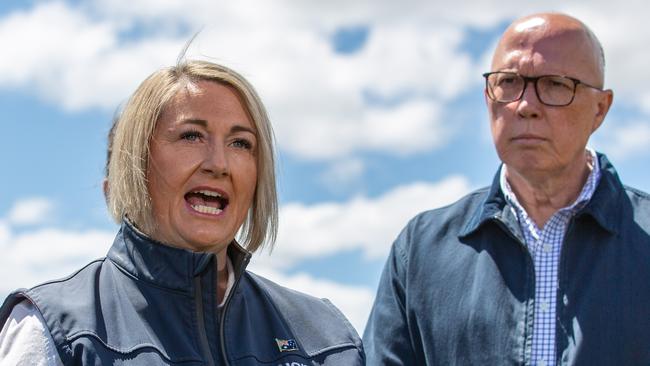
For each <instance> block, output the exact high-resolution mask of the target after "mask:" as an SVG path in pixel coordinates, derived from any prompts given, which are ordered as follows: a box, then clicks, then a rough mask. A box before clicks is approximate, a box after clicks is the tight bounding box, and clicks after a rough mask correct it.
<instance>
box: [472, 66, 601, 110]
mask: <svg viewBox="0 0 650 366" xmlns="http://www.w3.org/2000/svg"><path fill="white" fill-rule="evenodd" d="M493 74H508V75H515V76H518V77H520V78H522V79H523V80H524V87H523V88H522V89H521V93H519V96H518V97H517V98H514V99H512V100H497V99H496V98H495V97H494V91H493V90H492V88H491V87H490V83H489V82H488V78H489V77H490V75H493ZM483 77H484V78H485V89H486V90H487V91H488V92H487V95H488V97H489V98H490V99H491V100H493V101H495V102H497V103H510V102H515V101H518V100H520V99H521V97H523V96H524V93H525V92H526V88H527V87H528V82H532V83H533V86H534V87H535V95H536V96H537V100H539V102H540V103H542V104H544V105H547V106H549V107H566V106H568V105H569V104H571V103H573V100H574V99H575V97H576V90H577V89H578V85H579V84H582V85H584V86H586V87H588V88H592V89H596V90H598V91H603V90H604V89H603V88H599V87H597V86H593V85H590V84H587V83H585V82H583V81H582V80H580V79H576V78H573V77H570V76H565V75H539V76H524V75H520V74H518V73H516V72H510V71H492V72H486V73H484V74H483ZM546 77H561V78H565V79H569V80H571V81H573V94H572V95H571V100H569V102H568V103H566V104H548V103H546V102H544V101H543V100H542V98H540V97H539V89H537V81H538V80H539V79H542V78H546Z"/></svg>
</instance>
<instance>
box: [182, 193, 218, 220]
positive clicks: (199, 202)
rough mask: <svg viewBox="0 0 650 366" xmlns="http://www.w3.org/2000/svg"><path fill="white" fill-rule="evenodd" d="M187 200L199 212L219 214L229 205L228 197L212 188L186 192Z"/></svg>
mask: <svg viewBox="0 0 650 366" xmlns="http://www.w3.org/2000/svg"><path fill="white" fill-rule="evenodd" d="M185 201H187V203H188V204H189V205H190V207H191V208H192V209H193V210H194V211H196V212H199V213H202V214H208V215H218V214H220V213H221V212H223V210H224V209H225V208H226V206H228V198H227V197H225V196H224V195H223V194H221V193H219V192H215V191H211V190H206V189H202V190H196V191H191V192H188V193H186V194H185Z"/></svg>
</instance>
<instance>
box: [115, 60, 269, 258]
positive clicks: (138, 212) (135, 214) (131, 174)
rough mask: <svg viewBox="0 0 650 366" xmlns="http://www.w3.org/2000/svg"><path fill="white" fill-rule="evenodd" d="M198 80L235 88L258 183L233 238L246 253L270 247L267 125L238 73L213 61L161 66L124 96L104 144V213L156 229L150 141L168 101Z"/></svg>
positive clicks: (255, 98)
mask: <svg viewBox="0 0 650 366" xmlns="http://www.w3.org/2000/svg"><path fill="white" fill-rule="evenodd" d="M201 80H205V81H213V82H215V83H219V84H222V85H226V86H230V87H232V88H234V89H235V90H236V91H237V92H238V94H239V97H240V98H241V100H242V102H243V104H244V105H245V106H246V109H247V112H248V113H249V115H250V117H251V119H252V121H253V125H254V127H255V130H256V133H257V141H258V150H257V183H256V186H255V195H254V197H253V203H252V205H251V207H250V208H249V210H248V214H247V216H246V219H245V220H244V223H243V225H242V227H241V229H240V231H239V239H238V240H239V241H240V243H241V244H242V245H243V246H244V247H245V248H246V249H248V250H249V251H251V252H254V251H256V250H257V249H259V248H260V247H262V246H264V245H268V246H270V247H272V246H273V244H274V242H275V238H276V235H277V228H278V201H277V192H276V186H275V163H274V160H275V159H274V147H273V131H272V128H271V124H270V122H269V118H268V115H267V113H266V109H265V108H264V105H263V104H262V101H261V100H260V98H259V96H258V95H257V92H256V91H255V89H254V88H253V86H252V85H251V84H249V83H248V81H246V79H244V77H242V76H241V75H239V74H238V73H237V72H235V71H233V70H231V69H229V68H227V67H224V66H221V65H218V64H215V63H212V62H207V61H196V60H185V61H182V62H179V63H178V64H177V65H176V66H173V67H168V68H163V69H160V70H158V71H156V72H154V73H153V74H151V75H150V76H149V77H148V78H147V79H145V80H144V81H143V82H142V84H140V86H139V87H138V89H137V90H136V91H135V92H134V93H133V95H132V96H131V97H130V98H129V100H128V101H127V103H126V105H125V106H124V108H123V110H122V113H121V114H120V116H119V119H118V120H117V123H116V125H115V126H114V130H112V134H113V136H112V142H109V144H110V146H109V150H110V151H111V153H110V158H109V161H108V164H107V172H108V174H107V184H108V187H107V188H108V189H107V190H108V194H107V202H108V208H109V211H110V213H111V215H112V216H113V219H114V220H115V221H116V222H118V223H119V222H121V221H122V220H123V218H124V217H125V216H126V217H128V219H129V220H130V221H131V222H132V223H134V224H135V225H136V226H137V227H138V228H139V229H140V230H142V231H144V232H145V233H146V234H148V235H151V234H152V233H153V232H154V231H155V223H154V222H153V215H152V211H151V197H150V195H149V192H148V190H147V163H148V161H149V142H150V140H151V137H152V135H153V133H154V130H155V128H156V123H157V121H158V118H159V117H160V114H161V112H162V110H163V109H164V108H165V106H166V105H167V103H168V102H169V101H170V100H172V98H174V96H175V95H176V94H177V93H178V91H179V90H181V89H182V88H184V87H186V86H187V85H188V84H192V83H195V82H197V81H201ZM170 244H173V243H170Z"/></svg>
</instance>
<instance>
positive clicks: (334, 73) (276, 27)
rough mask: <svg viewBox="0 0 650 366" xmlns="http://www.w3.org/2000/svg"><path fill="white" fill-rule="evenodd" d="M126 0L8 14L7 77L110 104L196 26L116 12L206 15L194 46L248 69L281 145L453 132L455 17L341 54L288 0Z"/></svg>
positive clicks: (70, 100) (461, 74)
mask: <svg viewBox="0 0 650 366" xmlns="http://www.w3.org/2000/svg"><path fill="white" fill-rule="evenodd" d="M126 4H127V3H126V2H121V1H102V2H99V3H96V4H95V8H93V9H94V10H93V11H90V10H88V9H89V8H88V7H85V8H84V7H81V6H78V7H75V6H72V5H66V4H65V3H62V2H50V3H42V4H40V5H37V6H35V7H34V8H32V9H31V10H29V11H26V12H21V13H13V14H11V15H9V16H7V17H5V18H3V19H0V45H1V46H2V47H4V48H7V49H15V50H20V51H19V52H17V54H19V56H20V57H18V58H15V59H14V58H3V60H4V61H3V62H0V75H3V76H4V77H0V84H4V85H5V86H9V87H22V88H29V89H32V90H33V92H34V93H36V94H37V95H40V96H41V97H43V98H45V99H47V100H50V101H53V102H55V103H60V104H61V105H62V106H64V107H65V108H68V109H73V110H76V109H83V108H89V107H101V108H108V109H114V108H115V107H116V106H117V105H118V103H119V102H121V101H123V100H125V99H126V97H127V96H128V95H129V94H130V93H131V91H132V90H133V89H134V87H135V85H136V84H137V83H138V82H139V81H141V80H143V79H144V77H145V76H146V75H147V74H148V73H150V72H151V71H153V70H154V69H156V68H158V67H160V66H163V65H169V64H172V63H173V62H174V61H175V59H176V55H177V52H179V51H180V49H181V48H182V44H183V42H184V40H185V39H187V38H189V33H180V34H176V35H169V34H168V33H169V32H165V31H164V30H162V31H159V32H156V31H155V29H154V30H153V31H152V32H151V34H152V35H147V36H143V37H140V38H136V39H131V40H127V39H126V38H124V36H123V35H122V34H123V33H124V31H125V30H124V29H125V27H126V26H125V25H124V24H122V23H123V22H125V20H124V19H123V18H120V16H126V19H129V17H131V18H130V19H131V21H132V22H134V23H133V24H135V23H136V22H138V23H139V22H145V23H146V22H148V21H154V20H162V19H164V20H166V21H170V19H177V21H176V23H179V24H196V22H192V21H191V19H194V20H196V19H201V21H199V22H198V23H201V22H202V21H205V23H204V24H206V28H205V31H204V32H203V33H202V34H201V35H200V36H199V39H198V40H197V42H196V44H195V45H194V47H192V48H191V50H190V53H189V56H190V57H199V58H205V57H210V56H212V57H215V58H216V60H217V61H219V62H222V63H225V64H227V65H229V66H232V67H234V68H235V69H237V70H239V71H241V72H242V73H244V74H245V75H246V76H248V77H249V78H250V79H251V81H252V82H253V84H254V85H256V86H257V87H258V89H259V90H260V92H261V94H262V96H263V99H264V100H265V101H266V103H267V105H268V107H269V110H270V112H271V116H272V119H273V122H274V125H275V128H276V132H277V134H278V137H279V139H278V140H279V141H280V144H281V148H283V150H286V151H288V152H291V153H295V154H297V155H299V156H301V157H304V158H320V159H323V158H324V159H336V158H340V157H342V156H345V155H346V154H348V153H351V152H355V151H388V152H393V153H397V154H412V153H415V152H419V151H424V150H430V149H434V148H437V147H439V146H442V145H444V143H445V142H446V141H447V139H448V137H449V133H445V131H444V129H443V128H442V126H443V125H442V123H441V121H439V119H440V110H441V106H440V104H441V103H442V102H443V101H444V100H446V99H448V98H450V97H453V96H454V95H457V94H458V93H459V92H460V91H461V90H462V89H463V88H464V86H465V85H466V84H467V79H468V75H469V73H468V72H466V70H467V68H468V67H470V64H471V63H470V60H469V58H468V56H467V55H464V54H463V53H461V52H460V51H459V50H458V46H459V43H460V42H461V40H462V32H460V31H459V30H457V29H454V28H451V27H444V26H438V25H428V26H426V27H425V28H424V29H423V30H421V29H419V28H417V27H416V26H413V25H405V24H408V23H405V24H375V25H374V26H373V29H372V31H371V32H370V36H369V39H368V43H367V45H366V46H365V47H364V48H363V49H362V50H361V51H360V52H358V53H355V54H353V55H340V54H336V53H335V52H334V50H333V47H332V44H331V41H330V36H331V32H332V31H333V29H327V27H325V26H323V25H322V24H320V23H314V24H313V25H312V24H310V23H305V22H304V20H303V17H301V16H300V15H302V13H296V11H292V10H286V9H292V7H290V6H289V7H286V9H284V10H283V8H282V7H280V8H278V9H273V14H274V16H273V17H267V16H265V15H264V14H267V13H265V12H264V11H263V9H262V10H260V7H259V6H257V7H255V8H256V9H257V12H256V11H253V12H251V11H249V9H248V8H244V7H242V6H243V5H241V6H240V5H232V4H231V5H223V4H219V5H214V4H213V5H199V4H205V2H196V4H194V5H196V6H193V5H192V6H190V5H191V4H190V5H188V4H185V3H184V2H173V1H172V2H164V4H163V5H161V6H152V7H146V6H137V5H136V6H134V4H131V3H130V2H129V3H128V6H126ZM261 4H263V2H262V3H259V4H258V5H261ZM102 6H103V8H102ZM153 9H155V10H153ZM179 9H184V10H187V11H186V12H182V11H179ZM145 10H146V11H145ZM102 11H104V12H102ZM269 11H271V10H270V9H269ZM305 11H307V12H308V11H309V10H305ZM179 14H184V15H179ZM206 14H214V15H215V16H214V17H212V18H210V19H206ZM262 15H264V16H262ZM174 17H175V18H174ZM208 20H210V22H208ZM133 24H131V26H133ZM159 28H160V27H159ZM324 28H325V29H324ZM17 35H18V36H17ZM37 44H45V45H46V46H45V47H35V45H37ZM202 55H203V56H202ZM44 58H45V59H47V62H43V59H44ZM450 59H453V60H454V61H455V62H454V63H451V64H449V63H448V60H450ZM368 91H371V92H373V93H374V94H375V95H377V96H381V97H382V98H387V99H395V98H398V99H399V98H402V99H403V98H406V99H405V100H403V101H401V102H399V103H392V105H394V107H390V108H389V107H379V106H377V105H370V104H368V103H367V101H366V100H365V99H364V95H365V94H364V93H366V92H368Z"/></svg>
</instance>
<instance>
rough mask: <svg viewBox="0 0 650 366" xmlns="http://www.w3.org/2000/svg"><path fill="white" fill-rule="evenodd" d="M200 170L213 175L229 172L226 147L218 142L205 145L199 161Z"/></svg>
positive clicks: (223, 174)
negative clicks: (201, 159)
mask: <svg viewBox="0 0 650 366" xmlns="http://www.w3.org/2000/svg"><path fill="white" fill-rule="evenodd" d="M201 170H202V171H203V172H205V173H207V174H210V175H214V176H226V175H228V174H230V170H229V167H228V156H227V153H226V148H225V146H223V145H220V144H210V145H209V146H207V147H206V149H205V151H204V155H203V161H202V163H201Z"/></svg>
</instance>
